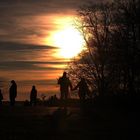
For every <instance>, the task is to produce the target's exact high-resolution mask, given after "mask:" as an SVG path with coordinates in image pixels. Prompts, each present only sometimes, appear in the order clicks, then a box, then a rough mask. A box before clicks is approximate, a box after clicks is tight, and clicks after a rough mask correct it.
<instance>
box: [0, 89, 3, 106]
mask: <svg viewBox="0 0 140 140" xmlns="http://www.w3.org/2000/svg"><path fill="white" fill-rule="evenodd" d="M2 100H3V95H2V92H1V89H0V105H2Z"/></svg>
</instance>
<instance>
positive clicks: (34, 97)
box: [30, 86, 37, 105]
mask: <svg viewBox="0 0 140 140" xmlns="http://www.w3.org/2000/svg"><path fill="white" fill-rule="evenodd" d="M36 100H37V90H36V88H35V86H32V90H31V94H30V103H31V105H36Z"/></svg>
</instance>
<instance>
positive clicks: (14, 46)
mask: <svg viewBox="0 0 140 140" xmlns="http://www.w3.org/2000/svg"><path fill="white" fill-rule="evenodd" d="M43 49H45V50H46V49H57V47H53V46H48V45H33V44H23V43H16V42H0V51H2V50H7V51H8V50H12V51H20V50H22V51H24V50H43Z"/></svg>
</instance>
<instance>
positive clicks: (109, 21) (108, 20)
mask: <svg viewBox="0 0 140 140" xmlns="http://www.w3.org/2000/svg"><path fill="white" fill-rule="evenodd" d="M139 3H140V2H139V1H138V0H114V1H113V2H111V3H103V4H90V5H86V6H83V7H82V8H80V10H79V11H78V22H77V26H78V28H79V30H80V31H81V33H82V34H83V37H84V40H85V47H86V49H85V50H84V51H83V52H82V53H81V54H80V56H79V58H78V59H75V60H74V61H72V62H71V63H70V67H69V73H70V75H71V77H72V78H73V79H77V78H78V79H79V78H80V77H81V76H82V77H85V79H87V81H89V82H88V83H89V85H90V87H92V88H93V89H96V90H97V91H98V93H99V94H100V95H104V94H107V93H115V92H117V93H118V92H120V91H123V92H124V91H125V92H126V93H131V94H132V93H135V92H136V91H139V87H140V86H139V84H140V82H139V81H140V67H139V62H138V61H139V60H140V59H139V58H140V24H139V23H140V21H139V15H140V12H139V11H140V10H139V9H140V4H139Z"/></svg>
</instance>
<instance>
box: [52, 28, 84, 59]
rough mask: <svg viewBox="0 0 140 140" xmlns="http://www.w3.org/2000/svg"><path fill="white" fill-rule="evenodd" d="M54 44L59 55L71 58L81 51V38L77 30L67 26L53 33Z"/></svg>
mask: <svg viewBox="0 0 140 140" xmlns="http://www.w3.org/2000/svg"><path fill="white" fill-rule="evenodd" d="M54 44H55V46H58V47H59V55H60V56H62V57H65V58H72V57H74V56H76V55H77V54H79V53H80V52H81V51H82V46H83V38H82V36H81V34H80V32H78V30H76V29H74V28H73V27H69V28H66V29H63V30H61V31H59V32H56V33H55V34H54Z"/></svg>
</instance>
